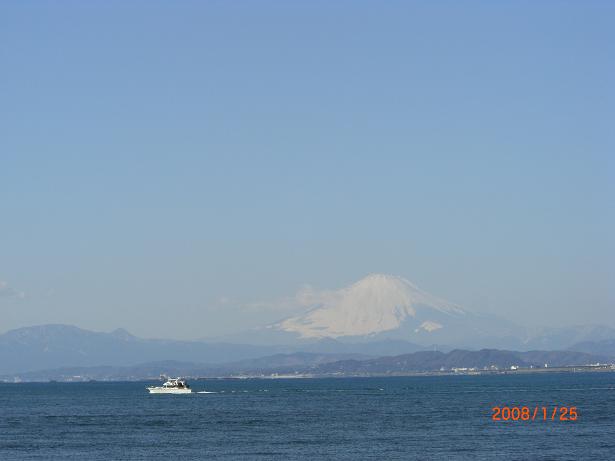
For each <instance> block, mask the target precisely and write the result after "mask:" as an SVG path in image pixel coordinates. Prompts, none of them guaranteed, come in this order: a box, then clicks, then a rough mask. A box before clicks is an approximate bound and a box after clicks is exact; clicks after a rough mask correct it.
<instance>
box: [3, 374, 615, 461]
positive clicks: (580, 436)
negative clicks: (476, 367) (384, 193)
mask: <svg viewBox="0 0 615 461" xmlns="http://www.w3.org/2000/svg"><path fill="white" fill-rule="evenodd" d="M148 384H150V383H144V382H140V383H40V384H39V383H36V384H35V383H32V384H0V459H2V460H13V459H45V460H47V459H62V460H63V459H85V460H102V459H104V460H109V459H147V460H151V459H167V458H173V459H182V460H185V459H283V460H292V459H348V460H359V459H377V460H386V459H404V460H408V459H417V460H423V459H468V460H482V459H503V460H508V459H515V460H517V459H518V460H531V459H536V460H565V459H570V460H579V459H596V460H607V459H615V373H576V374H575V373H563V374H542V375H540V374H534V375H502V376H443V377H403V378H339V379H280V380H261V379H249V380H204V381H194V382H192V388H193V390H195V391H199V390H207V391H210V392H212V393H208V394H192V395H177V396H173V395H150V394H148V393H147V391H146V389H145V386H146V385H148ZM497 405H502V406H503V405H508V406H515V405H521V406H523V405H526V406H528V407H531V408H532V409H533V408H534V407H535V406H540V407H542V406H546V407H548V408H549V415H548V418H549V420H548V421H543V420H541V419H540V418H537V419H536V420H534V421H521V420H518V421H512V420H509V421H500V422H494V421H492V418H491V415H492V407H493V406H497ZM554 405H557V406H558V407H559V406H564V405H565V406H574V407H576V408H577V412H578V419H577V420H576V421H559V419H558V418H556V420H554V421H551V420H550V417H551V413H550V412H551V409H552V408H553V406H554ZM540 411H542V410H540Z"/></svg>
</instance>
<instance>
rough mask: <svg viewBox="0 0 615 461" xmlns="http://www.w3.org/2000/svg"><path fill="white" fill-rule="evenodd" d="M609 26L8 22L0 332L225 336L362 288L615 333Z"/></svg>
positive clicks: (412, 11) (187, 13) (500, 19)
mask: <svg viewBox="0 0 615 461" xmlns="http://www.w3.org/2000/svg"><path fill="white" fill-rule="evenodd" d="M614 14H615V5H614V4H612V3H611V2H583V3H581V2H509V3H506V4H505V3H503V2H495V3H494V2H463V4H462V3H459V2H386V4H382V3H381V2H342V1H339V2H318V1H316V2H267V1H265V2H222V1H219V2H180V3H171V2H160V1H155V2H140V1H131V2H37V3H24V2H17V1H13V2H3V3H2V4H1V5H0V101H1V102H2V110H1V111H0V216H1V221H0V242H1V243H0V281H1V282H2V284H0V294H1V295H0V312H2V315H1V316H0V331H4V330H6V329H9V328H14V327H19V326H23V325H31V324H39V323H49V322H54V323H72V324H77V325H80V326H83V327H87V328H93V329H100V330H109V329H113V328H115V327H125V328H127V329H129V330H131V331H133V332H135V333H138V334H141V335H144V336H174V337H185V338H189V337H201V336H209V335H214V334H218V333H220V332H231V331H235V330H239V329H243V328H246V327H249V326H252V325H256V324H259V323H262V322H264V321H265V322H267V321H272V320H275V319H277V318H279V317H280V316H284V315H286V313H285V312H284V309H282V308H276V307H275V306H276V305H281V304H285V303H280V302H279V300H280V299H287V298H288V297H292V295H293V293H295V292H296V291H297V290H298V289H300V288H301V286H303V285H304V284H311V285H313V286H315V287H318V288H323V289H328V288H337V287H340V286H343V285H345V284H347V283H349V282H352V281H354V280H356V279H358V278H360V277H362V276H364V275H366V274H368V273H371V272H386V273H393V274H397V275H403V276H405V277H407V278H409V279H410V280H412V281H413V282H414V283H416V284H418V285H419V286H421V287H423V288H425V289H427V290H428V291H431V292H433V293H434V294H437V295H440V296H442V297H445V298H448V299H449V300H451V301H454V302H457V303H459V304H461V305H463V306H465V307H467V308H470V309H475V310H479V311H487V312H492V313H497V314H501V315H504V316H507V317H509V318H511V319H512V320H516V321H518V322H521V323H525V324H530V325H533V324H557V325H566V324H572V323H588V322H595V323H605V324H609V325H611V326H615V309H614V307H615V289H614V288H613V283H612V281H613V280H614V279H615V277H614V276H615V269H614V263H613V261H615V237H614V235H615V206H614V205H613V198H614V197H615V191H614V189H615V187H614V184H615V160H614V155H615V134H614V133H615V130H613V126H614V124H615V123H614V122H615V90H614V86H613V82H614V81H615V63H614V60H613V56H614V54H615V31H614V30H613V27H612V18H613V17H614V16H613V15H614ZM268 303H269V304H271V305H272V307H271V308H266V307H262V308H251V307H246V306H254V305H258V306H264V305H266V304H268ZM178 312H182V313H184V314H185V316H184V318H182V316H181V315H179V316H178ZM144 318H147V321H144Z"/></svg>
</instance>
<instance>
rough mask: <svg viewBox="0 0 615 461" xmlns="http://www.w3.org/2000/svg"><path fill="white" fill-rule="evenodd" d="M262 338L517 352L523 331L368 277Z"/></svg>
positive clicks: (403, 283)
mask: <svg viewBox="0 0 615 461" xmlns="http://www.w3.org/2000/svg"><path fill="white" fill-rule="evenodd" d="M253 333H257V331H255V330H253ZM263 335H266V336H268V337H269V338H273V337H276V336H277V337H281V338H284V340H286V341H288V340H290V339H292V340H294V341H299V342H318V341H323V340H329V341H331V340H334V341H336V342H363V341H370V342H372V341H379V340H402V341H407V342H410V343H413V344H418V345H420V346H423V347H428V346H432V345H436V344H437V345H440V346H455V347H461V346H464V347H517V346H519V345H520V344H521V343H522V339H521V338H523V336H524V330H523V329H522V328H520V327H518V326H516V325H514V324H512V323H510V322H508V321H506V320H504V319H501V318H497V317H493V316H487V315H482V314H477V313H473V312H471V311H469V310H465V309H463V308H461V307H460V306H458V305H457V304H454V303H451V302H449V301H446V300H443V299H440V298H438V297H436V296H434V295H431V294H430V293H427V292H426V291H424V290H421V289H420V288H419V287H417V286H416V285H414V284H413V283H411V282H410V281H408V280H406V279H405V278H403V277H398V276H394V275H384V274H371V275H368V276H367V277H365V278H363V279H361V280H359V281H358V282H356V283H354V284H352V285H350V286H348V287H345V288H342V289H340V290H336V291H329V292H323V293H320V294H318V295H315V296H314V299H313V303H312V305H310V306H309V309H308V310H307V311H306V312H305V313H303V314H300V315H297V316H293V317H289V318H286V319H284V320H281V321H279V322H277V323H275V324H272V325H269V326H267V327H264V328H260V329H258V336H261V338H263Z"/></svg>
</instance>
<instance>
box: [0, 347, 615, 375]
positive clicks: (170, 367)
mask: <svg viewBox="0 0 615 461" xmlns="http://www.w3.org/2000/svg"><path fill="white" fill-rule="evenodd" d="M614 361H615V359H608V358H605V357H600V356H595V355H591V354H585V353H582V352H569V351H530V352H517V351H506V350H496V349H483V350H480V351H467V350H459V349H456V350H453V351H450V352H448V353H444V352H440V351H419V352H415V353H412V354H403V355H398V356H386V357H379V358H365V357H363V356H360V355H357V354H314V353H305V352H300V353H294V354H276V355H272V356H267V357H261V358H258V359H252V360H243V361H239V362H232V363H227V364H218V365H207V364H201V363H192V362H180V361H173V360H170V361H159V362H150V363H142V364H138V365H133V366H124V367H117V366H116V367H114V366H98V367H64V368H56V369H50V370H40V371H31V372H25V373H16V374H12V375H5V376H1V375H0V380H5V381H20V382H24V381H25V382H27V381H49V380H56V381H88V380H112V381H113V380H116V381H126V380H128V381H130V380H156V379H158V378H159V376H160V375H161V374H166V375H171V376H184V377H189V378H214V377H272V376H356V375H363V376H370V375H399V374H407V373H418V372H449V373H450V372H452V371H455V370H466V371H467V370H477V371H487V372H494V371H508V370H511V369H516V368H517V367H522V368H539V369H542V370H546V369H547V368H546V367H551V368H553V367H575V366H587V365H590V364H591V365H595V364H597V363H601V364H607V363H612V362H614Z"/></svg>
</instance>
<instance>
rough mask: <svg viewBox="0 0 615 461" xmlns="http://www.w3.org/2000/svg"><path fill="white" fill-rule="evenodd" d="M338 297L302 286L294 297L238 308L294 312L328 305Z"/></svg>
mask: <svg viewBox="0 0 615 461" xmlns="http://www.w3.org/2000/svg"><path fill="white" fill-rule="evenodd" d="M338 296H339V294H338V292H335V291H327V290H316V289H315V288H313V287H312V286H310V285H304V286H303V287H301V289H299V290H298V291H297V293H296V294H295V295H294V296H287V297H283V298H278V299H275V300H271V301H255V302H251V303H245V304H241V305H240V307H241V309H243V310H251V311H270V312H296V311H299V310H305V309H308V308H312V307H316V306H319V305H322V304H325V303H329V302H331V301H332V300H334V299H336V298H337V297H338Z"/></svg>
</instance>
